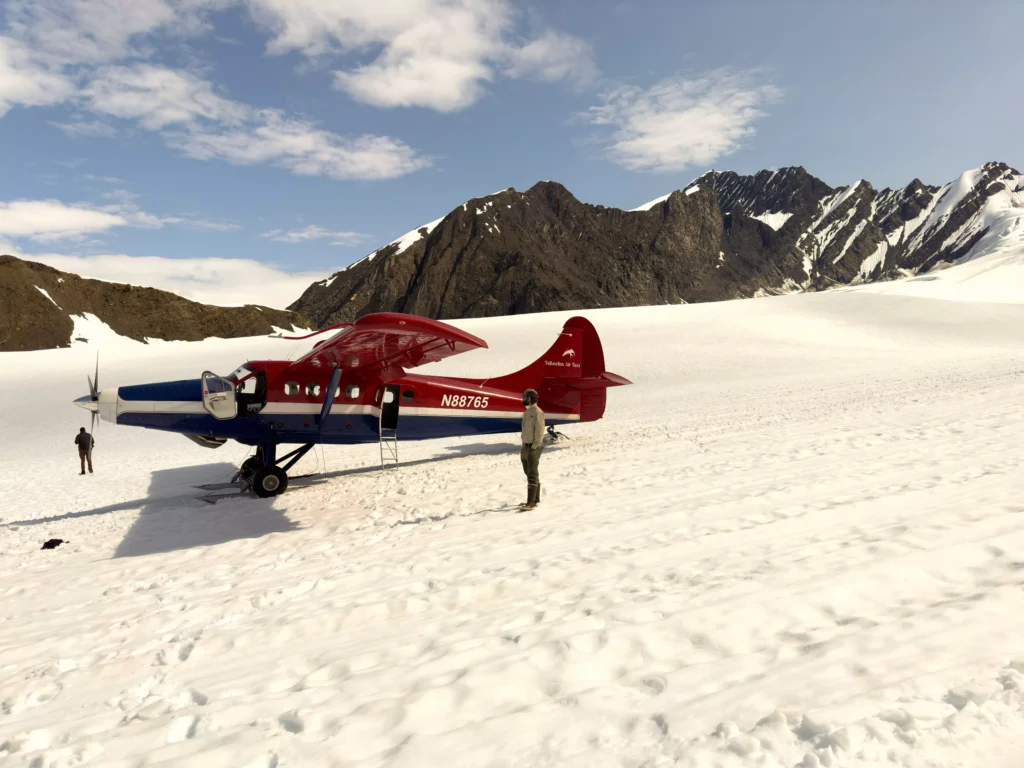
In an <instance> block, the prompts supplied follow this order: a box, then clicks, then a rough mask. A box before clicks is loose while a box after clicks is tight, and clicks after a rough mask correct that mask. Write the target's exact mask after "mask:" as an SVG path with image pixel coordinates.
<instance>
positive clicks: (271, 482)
mask: <svg viewBox="0 0 1024 768" xmlns="http://www.w3.org/2000/svg"><path fill="white" fill-rule="evenodd" d="M287 487H288V475H287V474H285V471H284V470H283V469H281V468H280V467H261V468H260V469H257V470H256V474H255V475H253V477H252V489H253V491H255V492H256V495H257V496H259V497H260V498H263V499H269V498H270V497H271V496H277V495H278V494H281V493H284V491H285V489H286V488H287Z"/></svg>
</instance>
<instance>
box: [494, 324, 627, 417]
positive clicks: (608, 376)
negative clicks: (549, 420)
mask: <svg viewBox="0 0 1024 768" xmlns="http://www.w3.org/2000/svg"><path fill="white" fill-rule="evenodd" d="M630 383H631V382H630V381H628V380H627V379H624V378H623V377H621V376H617V375H616V374H614V373H608V372H607V371H606V370H605V369H604V349H603V348H602V346H601V339H600V337H599V336H598V335H597V330H596V329H595V328H594V326H593V324H592V323H591V322H590V321H589V320H587V319H586V318H585V317H573V318H570V319H569V320H568V321H567V322H566V323H565V325H564V326H563V327H562V332H561V333H560V334H559V335H558V338H557V339H555V343H554V344H552V345H551V348H550V349H549V350H548V351H547V352H545V353H544V354H543V355H541V356H540V357H539V358H538V359H537V360H535V361H534V362H533V363H531V364H530V365H528V366H526V367H525V368H523V369H522V370H521V371H516V372H515V373H512V374H509V375H508V376H502V377H501V378H498V379H489V380H488V381H487V385H488V386H491V387H498V388H500V389H508V390H512V391H515V392H522V391H523V390H525V389H530V388H532V389H536V390H537V393H538V394H539V395H540V402H539V405H540V407H541V410H543V411H545V412H547V413H550V414H552V416H556V415H557V414H573V415H578V416H579V419H580V421H597V420H598V419H600V418H601V417H602V416H603V415H604V409H605V403H606V400H607V389H608V387H618V386H622V385H624V384H630Z"/></svg>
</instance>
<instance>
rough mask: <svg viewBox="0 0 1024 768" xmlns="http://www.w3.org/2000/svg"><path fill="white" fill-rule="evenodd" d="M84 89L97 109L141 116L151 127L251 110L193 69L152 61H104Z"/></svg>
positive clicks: (232, 117) (240, 115)
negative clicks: (218, 91) (126, 64)
mask: <svg viewBox="0 0 1024 768" xmlns="http://www.w3.org/2000/svg"><path fill="white" fill-rule="evenodd" d="M82 95H83V96H84V97H85V98H86V99H87V100H88V104H89V107H90V109H92V110H93V111H94V112H99V113H102V114H106V115H111V116H113V117H119V118H124V119H128V120H137V121H138V123H139V125H141V126H142V127H143V128H146V129H147V130H151V131H157V130H160V129H161V128H166V127H167V126H169V125H175V124H181V123H190V122H192V121H195V120H197V119H199V118H203V119H206V120H212V121H215V122H221V123H240V122H242V121H243V120H245V119H246V117H247V116H248V113H249V111H250V110H249V108H247V107H246V106H245V105H243V104H239V103H238V102H235V101H231V100H230V99H226V98H224V97H222V96H219V95H217V94H216V93H214V91H213V86H212V85H211V84H210V83H208V82H206V81H205V80H201V79H199V78H198V77H196V76H195V75H193V74H191V73H189V72H184V71H182V70H175V69H167V68H166V67H157V66H153V65H151V64H137V65H135V66H133V67H104V68H103V69H101V70H99V71H98V72H97V73H96V74H95V75H94V76H93V78H92V80H91V81H90V83H89V85H88V87H86V88H85V89H84V90H83V92H82Z"/></svg>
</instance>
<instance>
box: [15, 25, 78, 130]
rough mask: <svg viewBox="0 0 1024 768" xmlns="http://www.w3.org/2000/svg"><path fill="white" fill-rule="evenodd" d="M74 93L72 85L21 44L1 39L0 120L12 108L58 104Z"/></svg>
mask: <svg viewBox="0 0 1024 768" xmlns="http://www.w3.org/2000/svg"><path fill="white" fill-rule="evenodd" d="M73 92H74V85H73V84H72V82H71V81H70V80H69V79H67V78H66V77H64V75H62V74H61V73H60V72H59V71H55V70H54V69H53V68H51V67H49V66H47V65H46V64H45V63H44V62H43V61H41V60H40V59H39V58H38V57H37V56H36V55H34V54H33V52H32V51H31V50H30V49H29V48H28V47H27V46H25V45H23V44H22V43H20V42H18V41H17V40H14V39H12V38H10V37H0V117H2V116H3V115H4V114H5V113H6V112H7V111H8V110H9V109H10V108H11V107H12V106H15V105H22V106H27V107H38V106H44V105H47V104H58V103H60V102H62V101H64V100H65V99H67V98H68V97H69V96H70V95H71V94H72V93H73Z"/></svg>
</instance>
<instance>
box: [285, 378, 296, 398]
mask: <svg viewBox="0 0 1024 768" xmlns="http://www.w3.org/2000/svg"><path fill="white" fill-rule="evenodd" d="M284 393H285V394H286V395H297V394H299V382H297V381H289V382H288V383H287V384H285V385H284Z"/></svg>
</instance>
